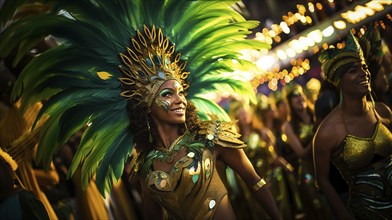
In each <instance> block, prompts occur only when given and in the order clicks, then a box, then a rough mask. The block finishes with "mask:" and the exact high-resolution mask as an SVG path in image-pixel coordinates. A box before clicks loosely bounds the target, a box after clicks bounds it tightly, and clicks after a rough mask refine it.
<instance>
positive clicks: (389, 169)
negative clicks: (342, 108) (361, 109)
mask: <svg viewBox="0 0 392 220" xmlns="http://www.w3.org/2000/svg"><path fill="white" fill-rule="evenodd" d="M375 115H376V117H377V113H376V112H375ZM343 121H344V120H343ZM346 129H347V127H346ZM391 155H392V133H391V132H390V131H389V130H388V128H387V127H385V125H383V124H382V123H381V122H380V121H379V120H378V122H377V124H376V127H375V130H374V133H373V136H372V137H369V138H361V137H356V136H354V135H350V134H348V135H347V136H346V138H345V139H344V140H343V142H342V143H341V145H340V147H339V150H338V151H336V152H335V153H334V154H333V155H332V162H333V163H334V164H335V166H336V167H337V168H338V170H339V171H340V173H341V174H342V176H343V178H344V179H345V180H346V181H347V183H348V186H349V199H348V207H349V209H350V211H351V212H352V213H353V214H354V216H355V217H356V218H358V219H392V160H391Z"/></svg>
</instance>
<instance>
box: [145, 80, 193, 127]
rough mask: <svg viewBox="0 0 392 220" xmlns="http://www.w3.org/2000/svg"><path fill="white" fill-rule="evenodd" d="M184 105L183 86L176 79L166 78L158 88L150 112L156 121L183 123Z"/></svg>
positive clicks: (174, 123)
mask: <svg viewBox="0 0 392 220" xmlns="http://www.w3.org/2000/svg"><path fill="white" fill-rule="evenodd" d="M186 105H187V101H186V99H185V95H184V88H183V87H182V86H181V84H180V83H179V82H178V81H176V80H168V81H166V82H165V83H163V84H162V86H161V87H160V88H159V90H158V95H157V98H156V99H155V100H154V103H153V105H152V108H151V114H152V117H153V118H154V120H155V122H156V123H161V124H162V123H165V124H173V125H177V124H183V123H185V111H186Z"/></svg>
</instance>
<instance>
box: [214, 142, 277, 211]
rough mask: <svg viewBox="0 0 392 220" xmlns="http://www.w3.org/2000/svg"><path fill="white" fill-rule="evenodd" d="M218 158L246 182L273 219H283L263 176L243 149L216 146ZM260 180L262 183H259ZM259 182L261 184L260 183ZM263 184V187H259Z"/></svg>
mask: <svg viewBox="0 0 392 220" xmlns="http://www.w3.org/2000/svg"><path fill="white" fill-rule="evenodd" d="M216 148H217V150H218V151H219V153H218V155H219V157H218V159H219V160H221V161H223V162H224V163H226V164H227V165H228V166H230V167H231V168H232V169H233V170H234V171H235V172H236V173H238V174H239V175H240V176H241V178H242V179H243V180H244V181H245V182H246V184H247V185H248V187H249V189H250V190H251V191H253V192H254V193H253V195H254V196H255V198H256V199H257V201H258V202H259V203H260V204H261V205H262V206H263V208H264V209H265V211H266V212H267V213H268V214H269V215H270V216H271V217H272V218H273V219H282V218H281V216H280V214H279V211H278V208H277V206H276V203H275V200H274V198H273V197H272V195H271V193H270V192H269V190H268V188H267V186H265V185H264V186H262V185H263V184H262V182H260V180H262V178H260V176H259V175H258V174H257V173H256V171H255V169H254V168H253V166H252V164H251V162H250V161H249V159H248V157H247V156H246V154H245V152H244V151H243V149H234V148H223V147H219V146H216ZM259 182H260V183H259ZM258 183H259V184H258ZM258 186H261V187H258Z"/></svg>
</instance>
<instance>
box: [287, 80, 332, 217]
mask: <svg viewBox="0 0 392 220" xmlns="http://www.w3.org/2000/svg"><path fill="white" fill-rule="evenodd" d="M284 97H285V101H286V103H287V105H288V107H289V120H288V121H287V122H285V123H284V124H283V125H282V131H283V133H284V134H285V135H286V136H287V143H288V146H289V147H290V151H289V152H291V153H290V154H289V155H286V159H287V160H288V161H289V162H290V164H293V166H294V172H295V176H296V179H297V184H298V189H299V196H300V198H301V202H302V204H303V211H304V214H305V216H304V219H315V218H317V219H330V218H331V216H332V215H331V213H330V210H329V207H328V205H327V204H326V201H325V199H324V197H323V195H321V194H320V193H319V192H318V191H317V189H316V186H315V184H314V183H315V177H314V169H313V160H312V139H313V135H314V129H315V128H314V126H315V117H314V112H313V106H312V105H311V103H309V102H308V100H307V98H306V96H305V94H304V92H303V88H302V86H301V85H300V84H297V83H295V82H292V83H291V84H287V85H286V87H285V88H284Z"/></svg>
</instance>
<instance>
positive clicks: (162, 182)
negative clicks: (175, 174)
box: [159, 180, 167, 188]
mask: <svg viewBox="0 0 392 220" xmlns="http://www.w3.org/2000/svg"><path fill="white" fill-rule="evenodd" d="M166 185H167V181H166V180H162V181H161V182H160V183H159V186H160V187H161V188H165V186H166Z"/></svg>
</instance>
